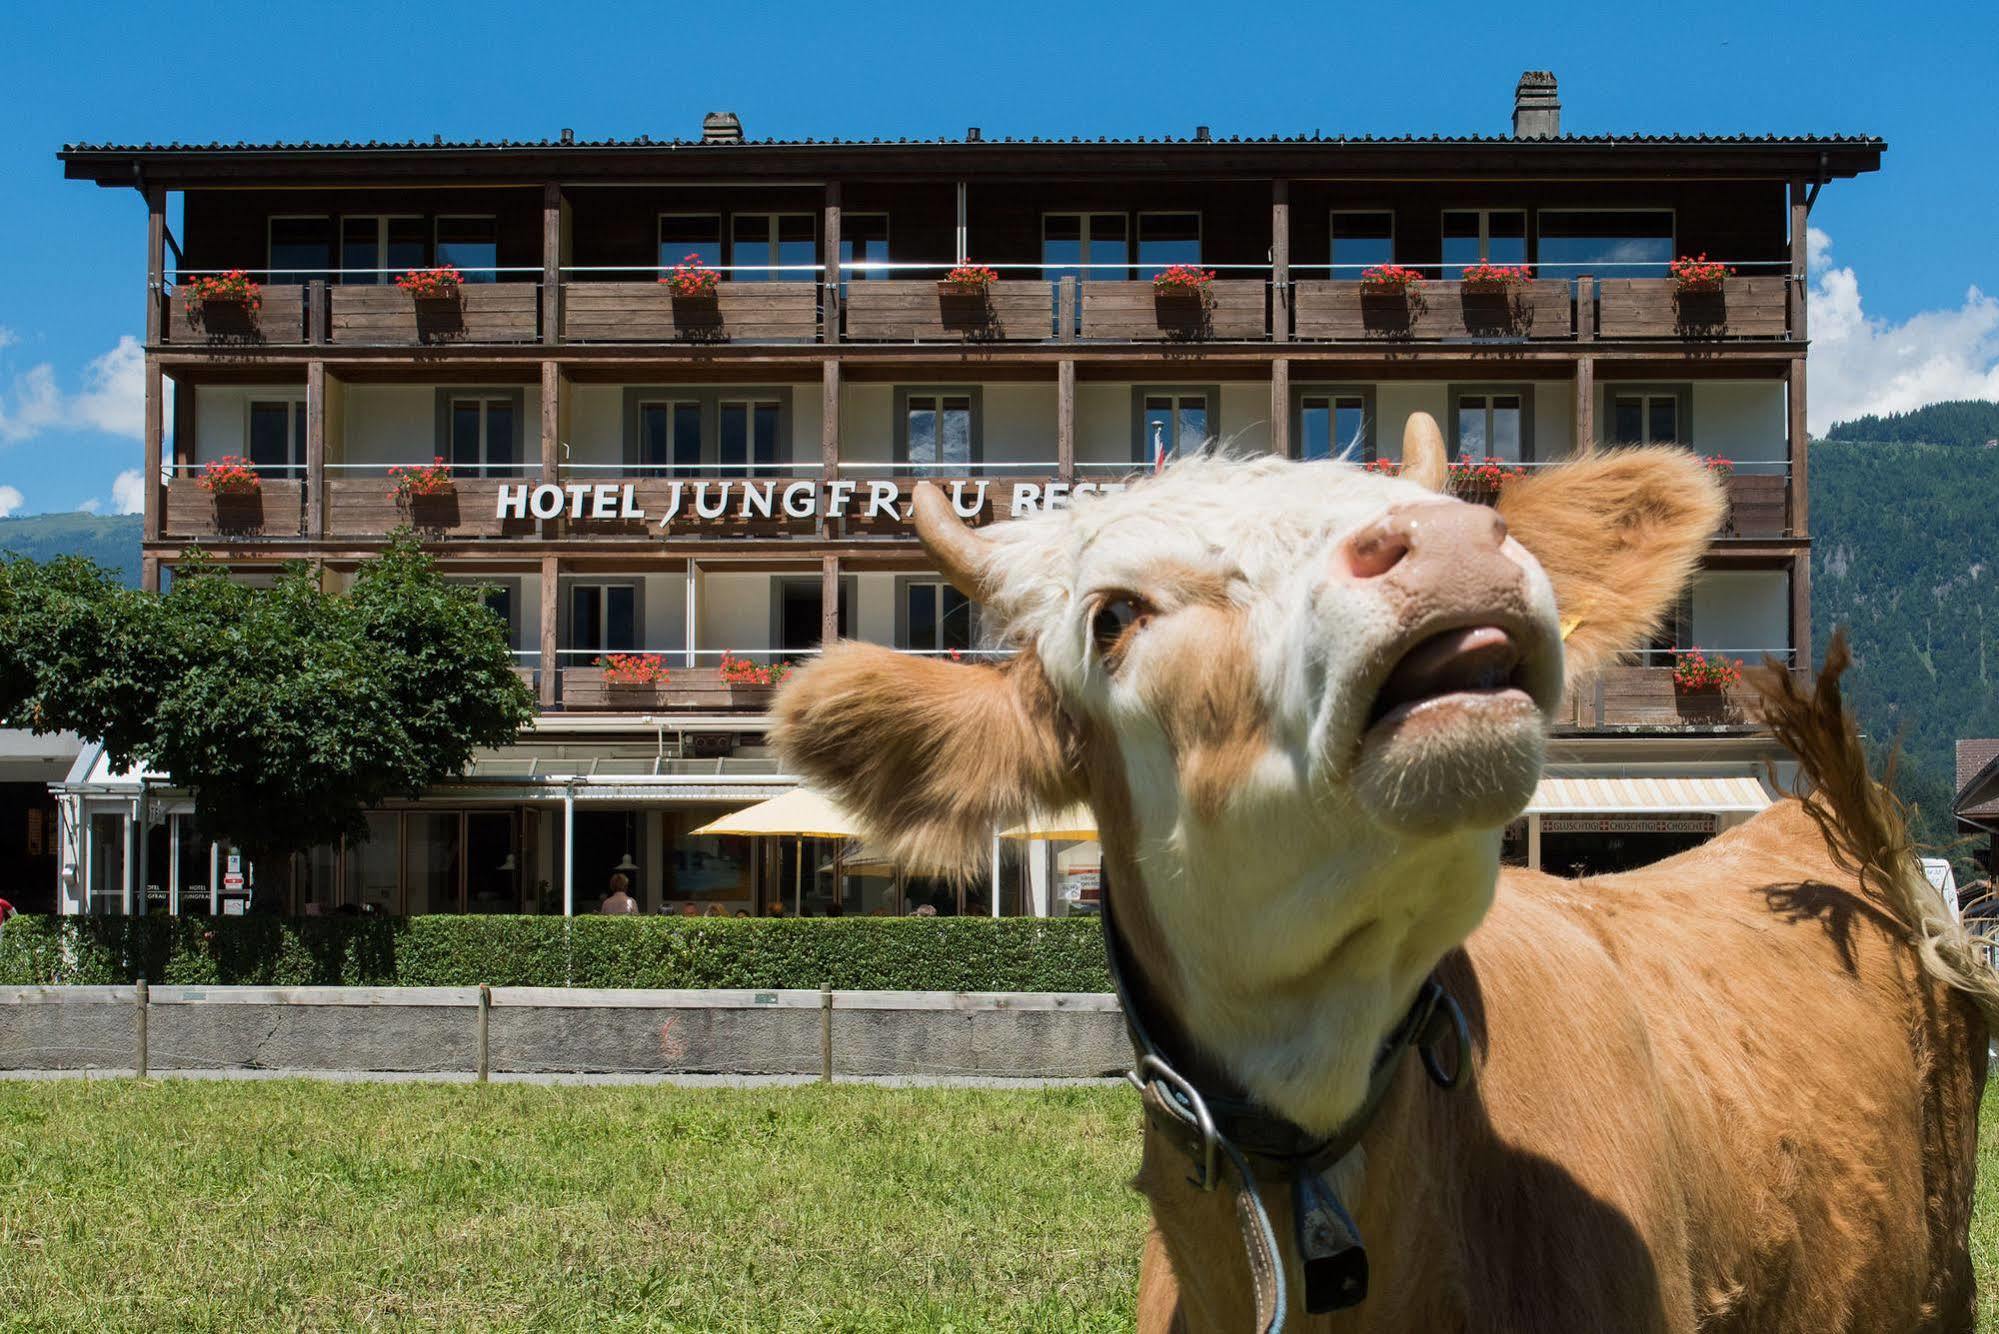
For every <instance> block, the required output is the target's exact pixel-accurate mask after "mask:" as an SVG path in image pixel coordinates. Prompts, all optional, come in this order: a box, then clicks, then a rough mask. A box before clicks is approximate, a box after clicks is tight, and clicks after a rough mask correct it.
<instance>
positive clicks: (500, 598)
mask: <svg viewBox="0 0 1999 1334" xmlns="http://www.w3.org/2000/svg"><path fill="white" fill-rule="evenodd" d="M444 582H445V583H447V584H455V585H457V586H458V587H460V588H476V589H478V590H479V598H480V601H482V602H484V603H485V604H486V609H487V610H488V611H490V612H492V613H493V615H494V616H496V617H497V618H499V622H500V628H501V630H502V631H503V632H504V633H505V634H506V636H507V647H509V648H514V649H518V648H520V647H521V634H520V630H521V622H520V614H521V581H520V580H519V579H488V578H477V579H468V578H464V577H462V576H450V577H447V578H446V579H445V581H444Z"/></svg>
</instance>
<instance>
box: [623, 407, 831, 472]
mask: <svg viewBox="0 0 1999 1334" xmlns="http://www.w3.org/2000/svg"><path fill="white" fill-rule="evenodd" d="M792 462H793V460H792V454H791V390H790V389H789V388H787V387H772V388H762V387H759V388H754V389H750V388H741V389H736V388H731V389H685V388H680V387H674V388H630V389H627V390H625V457H624V463H625V466H626V468H628V469H632V470H635V472H636V473H637V475H639V476H665V475H671V476H675V477H685V476H690V475H692V476H702V475H705V476H711V477H712V476H725V477H746V476H748V477H770V476H773V475H778V474H784V473H786V472H788V470H789V469H790V468H791V467H792Z"/></svg>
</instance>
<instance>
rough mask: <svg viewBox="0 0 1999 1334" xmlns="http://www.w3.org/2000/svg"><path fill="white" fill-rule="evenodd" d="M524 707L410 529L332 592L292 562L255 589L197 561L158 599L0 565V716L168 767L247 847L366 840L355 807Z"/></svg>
mask: <svg viewBox="0 0 1999 1334" xmlns="http://www.w3.org/2000/svg"><path fill="white" fill-rule="evenodd" d="M533 712H534V701H533V697H532V695H531V694H530V692H529V691H528V689H527V687H526V686H525V685H524V684H523V683H522V681H521V679H520V678H519V677H518V676H517V675H516V674H515V672H514V670H513V663H512V660H511V657H510V655H509V653H508V650H507V644H506V637H505V632H504V629H503V628H502V626H501V625H500V623H499V621H498V619H497V618H495V617H494V616H493V615H492V613H491V612H490V611H489V610H487V608H486V607H485V605H484V603H483V601H482V600H481V598H480V596H479V594H478V593H477V592H476V591H475V590H472V589H468V588H463V587H458V586H454V585H451V584H447V583H445V582H444V581H443V580H442V579H440V578H439V577H438V575H437V572H436V569H435V567H434V566H433V564H432V562H431V560H430V558H429V557H427V556H425V555H424V554H423V552H422V551H421V549H420V548H419V547H418V545H417V543H416V541H415V539H414V538H413V537H411V536H409V535H408V534H407V533H404V534H399V535H398V536H397V537H396V538H395V539H394V540H393V541H392V542H391V544H390V546H389V548H388V550H387V551H386V552H384V553H383V555H381V556H380V557H378V558H376V559H374V560H372V561H369V562H367V563H365V564H363V565H362V566H361V568H360V570H359V572H358V574H357V575H356V577H355V580H354V583H353V586H352V587H351V588H350V589H349V590H347V591H346V592H345V593H341V594H332V593H328V592H326V591H325V590H324V589H323V588H322V586H321V579H320V576H319V573H318V572H317V571H315V570H314V569H312V568H310V567H308V566H306V565H304V564H302V563H301V564H294V565H291V566H287V567H286V569H285V570H284V572H283V573H282V574H281V575H280V576H279V577H278V580H277V582H276V584H275V585H274V586H273V587H271V588H268V589H257V588H251V587H248V586H246V585H244V584H240V583H234V582H231V581H230V580H229V579H228V578H227V577H226V576H225V575H224V574H223V573H222V572H220V571H219V570H217V569H215V568H213V567H211V566H208V565H206V564H205V563H203V562H200V561H198V560H197V561H195V562H191V563H190V564H189V565H188V566H187V567H184V568H183V569H182V570H181V571H180V572H179V573H178V575H177V577H176V578H175V580H174V583H173V587H172V589H171V591H169V592H168V593H167V594H165V595H164V596H155V595H152V594H147V593H141V592H137V591H134V590H131V589H126V588H122V587H119V586H118V584H117V583H116V582H115V581H114V580H113V578H112V577H111V576H110V575H109V574H108V573H107V572H105V571H104V570H102V569H101V568H99V567H96V566H94V565H92V564H91V563H89V562H87V561H81V560H57V561H51V562H49V563H48V564H46V565H36V564H34V563H33V562H29V561H18V560H17V561H10V562H7V563H6V564H5V565H4V566H0V716H4V717H6V718H7V719H9V720H12V721H14V722H16V723H18V724H21V725H26V726H31V727H35V728H37V729H39V730H44V731H48V730H57V729H67V730H71V731H75V732H77V733H79V734H81V735H82V736H84V737H86V738H88V739H90V740H93V741H100V742H102V743H104V745H105V747H106V749H107V751H108V752H109V753H110V755H111V757H112V759H113V760H114V761H115V762H118V763H132V762H137V763H141V764H145V765H146V766H148V767H150V768H153V769H156V770H158V771H159V772H162V773H164V774H166V775H168V777H169V779H170V780H171V781H172V782H173V783H174V784H175V785H176V786H180V787H186V788H189V789H192V791H193V792H194V797H195V819H196V823H197V824H198V825H199V826H200V828H201V830H202V832H203V834H204V835H206V836H208V837H214V838H227V839H229V840H231V841H233V842H235V843H238V844H240V845H241V846H243V847H244V848H245V849H247V850H248V851H249V852H250V853H251V855H252V856H253V857H258V858H263V857H270V858H276V857H280V856H282V855H283V854H287V853H291V852H297V851H303V850H304V849H306V848H310V847H315V846H318V845H321V844H325V843H330V842H332V841H334V840H335V839H338V838H341V837H343V836H345V837H349V838H365V837H366V836H367V822H366V813H367V811H368V810H369V808H371V807H373V806H376V805H378V804H380V803H381V802H382V801H384V800H387V799H389V798H392V797H414V796H416V795H417V794H418V793H420V792H421V791H422V790H423V789H424V788H426V787H429V786H431V785H433V784H435V783H439V782H442V781H444V780H446V779H449V778H452V777H454V776H456V775H458V774H460V773H463V772H464V769H465V765H466V763H467V762H468V761H469V760H470V759H471V757H472V753H473V752H474V751H475V750H477V749H481V748H485V747H493V746H502V745H505V744H507V743H509V742H510V741H512V740H513V739H514V738H515V737H516V736H517V735H518V734H519V732H520V729H521V727H522V726H523V725H524V724H525V723H526V722H527V721H528V720H529V719H530V718H531V717H532V716H533Z"/></svg>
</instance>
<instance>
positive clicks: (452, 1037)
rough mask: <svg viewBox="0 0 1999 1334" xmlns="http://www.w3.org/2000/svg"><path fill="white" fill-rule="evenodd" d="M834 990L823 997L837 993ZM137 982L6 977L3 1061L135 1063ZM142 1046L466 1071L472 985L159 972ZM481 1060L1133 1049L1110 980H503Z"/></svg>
mask: <svg viewBox="0 0 1999 1334" xmlns="http://www.w3.org/2000/svg"><path fill="white" fill-rule="evenodd" d="M829 1000H830V1006H829V1005H828V1001H829ZM138 1017H139V1006H138V996H137V989H136V988H134V987H0V1070H108V1071H126V1070H133V1069H136V1068H137V1067H138V1063H139V1059H140V1057H139V1040H138V1031H139V1025H138ZM145 1017H146V1028H147V1041H146V1056H145V1059H146V1064H147V1066H148V1067H149V1068H150V1069H152V1070H156V1071H171V1070H308V1071H335V1070H341V1071H358V1072H398V1073H429V1074H445V1073H471V1072H475V1071H477V1070H478V1069H479V1068H480V1065H481V1057H480V1050H481V1014H480V1004H479V992H478V990H477V989H476V988H471V987H409V988H390V987H290V988H287V987H155V988H153V989H152V991H151V994H150V997H149V1000H148V1003H147V1006H146V1010H145ZM484 1022H485V1036H484V1045H485V1052H486V1065H487V1068H488V1069H489V1070H490V1071H491V1072H492V1073H494V1074H512V1073H543V1074H546V1073H635V1074H697V1073H699V1074H740V1075H819V1074H822V1073H824V1071H825V1069H826V1060H827V1054H828V1047H827V1042H828V1039H829V1038H830V1054H831V1060H832V1070H833V1073H834V1074H835V1075H848V1076H881V1075H986V1076H999V1077H1019V1078H1068V1077H1094V1076H1104V1075H1113V1074H1116V1073H1118V1072H1119V1071H1121V1070H1123V1069H1126V1068H1128V1067H1129V1065H1130V1063H1131V1055H1130V1050H1129V1047H1128V1046H1127V1044H1126V1041H1125V1035H1124V1023H1123V1019H1122V1017H1121V1016H1120V1015H1119V1013H1118V1009H1117V1005H1116V1002H1115V1001H1114V999H1113V998H1111V997H1109V996H1103V995H1093V994H1066V993H955V992H894V991H842V992H830V993H825V992H819V991H804V990H792V991H638V990H634V991H584V990H568V989H561V988H538V987H521V988H505V987H499V988H494V989H493V991H492V992H491V1004H490V1009H489V1010H488V1011H487V1012H486V1014H485V1019H484Z"/></svg>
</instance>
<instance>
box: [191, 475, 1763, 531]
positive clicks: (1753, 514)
mask: <svg viewBox="0 0 1999 1334" xmlns="http://www.w3.org/2000/svg"><path fill="white" fill-rule="evenodd" d="M1564 461H1565V460H1559V459H1558V460H1550V461H1547V462H1542V463H1525V464H1522V463H1512V462H1503V463H1502V466H1503V467H1505V468H1507V469H1515V470H1519V471H1522V472H1527V471H1532V470H1534V469H1537V468H1545V467H1554V466H1559V464H1560V463H1562V462H1564ZM423 462H426V460H421V459H415V458H412V459H409V460H407V461H406V463H404V464H388V463H328V464H326V465H325V473H324V477H323V479H322V480H321V481H320V482H318V483H317V484H316V485H317V488H318V492H319V495H318V496H317V497H315V494H314V488H315V483H314V482H313V480H312V479H311V478H310V477H308V476H307V473H306V469H305V468H304V467H302V466H298V465H284V466H275V467H271V466H265V467H260V468H259V469H258V471H259V473H260V474H261V481H262V485H261V487H260V489H259V490H258V491H256V492H254V493H252V494H250V495H246V496H230V495H212V494H210V493H209V492H207V491H205V490H203V489H202V487H201V485H200V481H199V474H200V472H201V470H202V468H203V466H204V465H202V464H198V463H177V464H175V465H173V466H172V469H171V477H170V481H169V483H168V485H167V487H166V500H165V509H164V511H163V517H162V526H161V531H162V532H163V533H164V534H166V535H167V536H170V537H173V538H179V539H190V540H202V539H207V538H230V539H239V540H240V539H258V538H264V539H277V538H298V537H301V536H306V535H308V534H311V533H312V532H313V531H314V530H313V527H312V523H311V520H312V518H313V517H315V515H317V516H318V517H320V518H321V519H322V520H323V523H322V527H321V529H320V531H322V532H323V533H324V534H325V535H326V536H328V537H333V538H341V537H358V538H373V537H381V536H385V535H386V534H388V533H391V532H393V531H395V530H396V529H397V528H400V527H404V526H406V525H407V526H409V527H412V528H414V529H416V530H417V532H418V533H419V534H420V535H422V536H425V537H429V538H433V539H442V538H450V539H508V538H532V537H547V536H550V535H552V533H553V532H554V531H556V529H557V528H560V529H561V530H562V531H563V532H564V533H565V535H570V536H577V535H580V536H585V537H601V538H618V537H623V538H635V537H642V536H647V535H653V536H660V535H670V536H698V537H703V538H710V537H713V538H742V539H753V538H762V539H769V538H800V539H809V538H815V537H822V536H826V537H834V538H841V539H864V538H883V539H898V538H906V537H907V536H908V526H907V522H906V518H905V514H906V511H907V503H908V500H909V496H910V493H911V491H912V490H913V489H914V488H915V486H916V484H917V483H918V482H919V481H931V482H935V483H936V484H937V485H939V486H941V487H942V488H943V489H944V491H945V494H946V495H948V496H949V497H950V498H951V499H952V501H953V503H954V504H955V505H956V506H957V508H958V511H959V513H960V514H961V515H963V516H964V517H965V518H966V519H967V520H968V521H971V522H975V523H976V522H991V521H993V520H997V519H1004V518H1008V517H1012V516H1014V515H1016V514H1018V513H1024V512H1027V511H1028V510H1033V509H1039V508H1042V507H1044V506H1046V505H1048V504H1051V503H1056V504H1059V503H1063V502H1064V501H1065V500H1067V499H1068V498H1071V497H1073V496H1075V495H1078V494H1082V493H1084V492H1086V491H1089V490H1091V489H1094V488H1113V487H1119V486H1122V485H1124V484H1126V483H1128V482H1129V481H1130V480H1132V479H1133V478H1135V477H1141V476H1143V475H1145V473H1147V472H1148V471H1149V468H1148V465H1146V464H1144V463H1139V462H1130V461H1124V460H1101V459H1099V460H1078V461H1077V462H1076V464H1075V467H1074V473H1073V477H1072V478H1071V479H1067V480H1065V479H1063V478H1062V477H1061V476H1060V474H1059V470H1058V467H1057V464H1056V461H1055V460H1053V459H1040V460H1032V459H1029V460H994V461H991V462H978V463H963V462H958V463H936V464H932V463H924V462H921V461H917V462H889V461H880V460H873V461H870V460H858V461H852V462H842V463H841V464H840V465H839V475H838V479H837V480H833V479H829V478H827V477H826V476H825V475H824V471H825V470H824V468H823V467H822V465H821V464H819V463H818V462H816V461H813V462H806V461H799V460H786V461H782V462H762V463H738V464H712V463H704V464H630V463H602V464H596V463H566V464H563V465H562V466H561V467H560V468H559V469H558V471H557V475H556V477H555V478H554V479H553V480H544V479H543V477H542V472H541V467H540V465H539V464H531V463H511V464H494V465H484V466H481V467H476V468H468V469H462V470H460V471H459V473H458V474H457V475H456V476H454V477H453V478H452V479H451V483H450V485H449V486H448V487H446V488H445V489H443V490H442V491H440V492H438V493H436V494H431V495H412V494H409V493H408V492H407V491H406V490H405V489H404V488H403V487H401V486H399V485H398V484H397V482H396V479H395V478H394V477H393V476H391V474H390V469H391V468H392V467H401V466H408V465H410V464H419V463H423ZM1730 466H1731V469H1732V474H1731V475H1730V476H1729V477H1728V478H1727V480H1726V483H1725V484H1726V487H1727V490H1728V494H1729V501H1730V504H1729V509H1728V512H1727V515H1726V517H1725V518H1724V520H1723V525H1722V528H1721V530H1720V531H1719V532H1718V533H1717V534H1716V537H1717V538H1718V539H1720V540H1722V541H1758V540H1770V539H1782V538H1788V537H1790V536H1792V535H1793V529H1792V521H1791V514H1792V497H1791V489H1790V477H1789V468H1788V465H1786V464H1785V463H1783V462H1782V461H1767V462H1766V461H1738V462H1734V463H1732V464H1731V465H1730ZM1452 490H1453V493H1454V494H1457V495H1460V496H1461V497H1462V498H1464V499H1466V500H1473V501H1480V502H1485V503H1490V502H1492V501H1494V500H1496V499H1497V498H1498V494H1499V493H1498V492H1497V491H1494V490H1490V489H1485V488H1483V487H1480V486H1478V485H1465V486H1458V485H1455V484H1454V485H1453V487H1452ZM316 502H317V503H318V504H319V505H320V508H319V509H317V510H315V509H314V506H315V503H316Z"/></svg>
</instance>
